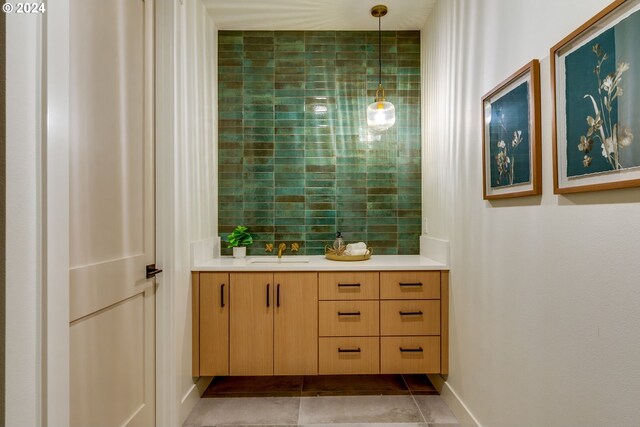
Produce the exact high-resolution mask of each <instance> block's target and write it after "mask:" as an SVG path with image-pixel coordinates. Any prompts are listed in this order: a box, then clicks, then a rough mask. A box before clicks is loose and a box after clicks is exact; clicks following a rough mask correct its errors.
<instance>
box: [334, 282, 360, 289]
mask: <svg viewBox="0 0 640 427" xmlns="http://www.w3.org/2000/svg"><path fill="white" fill-rule="evenodd" d="M338 287H339V288H359V287H360V283H338Z"/></svg>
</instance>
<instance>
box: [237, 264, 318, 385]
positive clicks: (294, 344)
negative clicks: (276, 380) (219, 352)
mask: <svg viewBox="0 0 640 427" xmlns="http://www.w3.org/2000/svg"><path fill="white" fill-rule="evenodd" d="M230 284H231V295H230V313H231V315H230V332H229V375H315V374H317V373H318V370H317V365H318V363H317V359H318V340H317V333H318V332H317V331H318V314H317V313H318V296H317V295H318V285H317V274H316V273H231V274H230Z"/></svg>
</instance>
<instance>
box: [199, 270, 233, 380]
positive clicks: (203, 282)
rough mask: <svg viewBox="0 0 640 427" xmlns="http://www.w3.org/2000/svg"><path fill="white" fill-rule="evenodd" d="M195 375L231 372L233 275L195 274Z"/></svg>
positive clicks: (226, 373) (227, 373)
mask: <svg viewBox="0 0 640 427" xmlns="http://www.w3.org/2000/svg"><path fill="white" fill-rule="evenodd" d="M193 300H194V304H193V312H194V313H193V316H194V322H193V342H194V348H195V345H196V344H199V351H195V350H194V354H193V371H194V372H193V374H194V376H215V375H229V274H228V273H210V272H206V273H204V272H203V273H194V274H193Z"/></svg>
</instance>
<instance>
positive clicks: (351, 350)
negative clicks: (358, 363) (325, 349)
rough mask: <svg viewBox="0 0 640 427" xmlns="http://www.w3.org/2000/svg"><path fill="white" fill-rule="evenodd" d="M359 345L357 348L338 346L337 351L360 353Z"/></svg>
mask: <svg viewBox="0 0 640 427" xmlns="http://www.w3.org/2000/svg"><path fill="white" fill-rule="evenodd" d="M360 351H361V350H360V347H358V348H340V347H338V353H360Z"/></svg>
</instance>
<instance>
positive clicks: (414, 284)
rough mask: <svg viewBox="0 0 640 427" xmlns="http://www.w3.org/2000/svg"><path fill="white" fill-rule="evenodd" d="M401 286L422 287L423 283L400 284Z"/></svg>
mask: <svg viewBox="0 0 640 427" xmlns="http://www.w3.org/2000/svg"><path fill="white" fill-rule="evenodd" d="M398 284H399V285H400V286H422V283H420V282H419V283H398Z"/></svg>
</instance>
